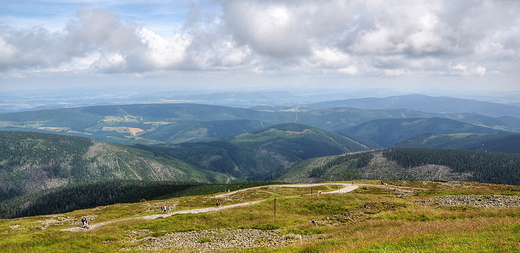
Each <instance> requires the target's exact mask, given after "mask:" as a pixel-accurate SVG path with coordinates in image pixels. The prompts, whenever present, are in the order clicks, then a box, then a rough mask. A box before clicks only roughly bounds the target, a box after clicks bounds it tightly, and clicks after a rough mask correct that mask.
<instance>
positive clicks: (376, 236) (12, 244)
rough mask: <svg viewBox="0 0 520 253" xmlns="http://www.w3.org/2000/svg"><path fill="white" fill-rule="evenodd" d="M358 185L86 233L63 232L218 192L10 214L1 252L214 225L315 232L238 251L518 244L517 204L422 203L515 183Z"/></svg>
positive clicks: (88, 247) (106, 248)
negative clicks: (296, 241) (400, 189)
mask: <svg viewBox="0 0 520 253" xmlns="http://www.w3.org/2000/svg"><path fill="white" fill-rule="evenodd" d="M355 183H356V184H359V183H363V185H362V186H361V187H360V188H358V189H357V190H355V191H354V192H351V193H347V194H321V195H318V194H313V195H309V193H310V191H311V189H310V188H273V187H269V186H263V187H259V188H256V189H255V190H251V191H247V192H242V193H240V194H236V196H233V197H232V198H229V200H226V201H224V205H226V204H232V203H239V202H244V201H249V200H255V199H267V201H263V202H261V203H258V204H256V205H253V206H247V207H242V208H233V209H227V210H221V211H219V212H209V213H203V214H183V215H173V216H170V217H167V218H159V219H155V220H138V219H129V220H123V221H117V222H114V223H111V224H109V225H106V226H103V227H100V228H97V229H92V230H86V231H80V232H67V231H61V230H60V229H62V228H68V227H74V226H78V224H79V219H80V218H81V217H82V216H86V215H90V216H92V217H94V218H93V219H92V220H91V225H92V224H95V223H99V222H103V221H112V220H119V219H123V218H125V219H126V218H131V217H137V216H143V215H148V214H156V213H160V206H161V205H164V204H175V203H176V204H177V206H178V207H179V209H190V208H198V207H208V206H212V205H213V203H214V202H213V198H212V197H213V196H212V195H211V194H205V195H198V196H187V197H177V198H171V199H161V200H155V201H147V202H142V203H129V204H116V205H111V206H105V207H98V208H92V209H86V210H77V211H74V212H70V213H66V214H60V215H48V216H35V217H24V218H17V219H4V220H1V222H0V252H118V251H119V250H120V249H121V248H127V247H135V246H137V245H141V244H146V241H139V242H133V241H132V240H134V239H142V238H145V237H154V238H160V237H161V236H164V235H166V234H167V233H173V232H186V231H194V230H206V229H214V228H231V229H243V228H245V229H261V230H272V229H279V230H281V231H282V232H281V233H293V234H301V235H313V236H314V237H313V238H314V239H312V240H310V241H306V242H303V244H301V245H288V246H284V247H279V248H277V247H273V248H264V247H257V248H247V249H240V250H238V251H239V252H514V251H516V250H517V249H519V248H520V233H519V232H520V208H519V207H511V208H502V209H492V208H482V207H473V206H453V207H444V208H437V207H435V206H423V205H419V204H417V203H416V200H419V199H427V198H433V197H438V196H444V195H445V194H453V193H456V194H473V193H475V192H478V194H486V193H493V194H500V193H502V194H507V195H510V194H512V193H514V192H517V191H518V187H516V186H502V185H488V184H476V183H464V184H462V186H460V187H458V186H455V187H454V188H453V189H449V188H446V187H445V186H446V184H443V183H442V182H438V183H434V182H432V183H431V184H421V183H408V186H407V187H411V188H410V189H412V188H413V189H415V190H416V192H417V193H418V194H416V195H414V196H409V197H396V194H395V191H396V190H394V189H384V188H380V187H378V186H379V185H378V183H379V182H378V181H370V182H366V181H365V182H360V181H356V182H355ZM386 183H389V184H391V182H386ZM396 184H402V183H399V182H397V183H396ZM441 186H442V187H441ZM334 189H335V187H334V186H320V187H313V192H317V191H318V190H320V191H331V190H334ZM275 198H276V204H277V210H276V214H277V215H276V218H275V217H274V210H273V209H274V199H275ZM345 214H349V215H350V216H351V217H355V219H353V220H348V221H341V222H332V223H330V224H329V225H316V224H314V223H312V222H310V221H330V219H332V218H333V217H338V216H337V215H345ZM324 218H329V219H324ZM318 224H320V223H318ZM208 240H209V241H208ZM199 242H200V243H209V242H211V239H209V238H202V239H200V241H199ZM129 252H140V251H138V250H135V251H129ZM229 252H237V249H229Z"/></svg>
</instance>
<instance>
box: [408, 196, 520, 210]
mask: <svg viewBox="0 0 520 253" xmlns="http://www.w3.org/2000/svg"><path fill="white" fill-rule="evenodd" d="M417 203H419V204H423V205H436V206H439V207H448V206H476V207H491V208H502V207H514V206H520V196H517V195H512V196H505V195H456V196H444V197H438V198H432V199H427V200H420V201H418V202H417Z"/></svg>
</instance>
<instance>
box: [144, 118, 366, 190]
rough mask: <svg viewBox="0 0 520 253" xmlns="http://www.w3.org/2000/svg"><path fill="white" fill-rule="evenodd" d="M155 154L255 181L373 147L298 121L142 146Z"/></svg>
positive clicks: (358, 140) (358, 139)
mask: <svg viewBox="0 0 520 253" xmlns="http://www.w3.org/2000/svg"><path fill="white" fill-rule="evenodd" d="M143 148H146V149H147V150H150V151H152V152H154V153H155V154H157V155H159V156H165V157H173V158H176V159H179V160H182V161H184V162H187V163H190V164H194V165H196V166H200V167H202V168H205V169H208V170H212V171H216V172H221V173H226V174H230V175H232V176H234V177H237V178H242V179H246V180H258V179H261V178H262V176H263V175H265V174H267V173H269V172H271V171H273V170H275V169H279V168H286V167H289V166H291V165H293V164H295V163H297V162H300V161H302V160H305V159H309V158H313V157H320V156H328V155H337V154H343V153H347V152H356V151H361V150H368V149H372V148H374V147H373V146H370V142H366V143H363V142H362V141H360V138H349V137H347V136H343V135H340V134H336V133H333V132H329V131H325V130H322V129H319V128H316V127H311V126H306V125H302V124H294V123H289V124H279V125H274V126H270V127H266V128H262V129H258V130H254V131H251V132H250V133H248V134H243V135H238V136H229V137H221V138H216V139H214V140H208V141H205V142H194V143H181V144H178V145H171V146H149V147H143Z"/></svg>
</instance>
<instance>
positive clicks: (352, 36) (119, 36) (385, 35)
mask: <svg viewBox="0 0 520 253" xmlns="http://www.w3.org/2000/svg"><path fill="white" fill-rule="evenodd" d="M207 1H209V2H211V3H212V5H211V6H213V7H215V6H216V7H219V8H220V9H218V8H209V9H208V8H206V7H204V5H205V4H206V3H207ZM207 1H206V2H205V1H201V2H200V3H199V4H198V5H197V4H193V5H192V9H191V11H190V13H189V14H188V15H187V16H188V19H187V20H186V22H185V24H184V29H183V30H180V31H177V32H176V33H174V34H173V35H172V36H168V37H165V36H163V35H161V34H159V33H158V32H156V31H152V30H151V29H150V28H149V27H145V25H144V23H139V24H137V23H136V22H133V21H132V20H128V19H125V18H123V16H125V15H123V14H119V13H114V12H112V11H108V10H106V9H99V8H90V7H85V6H82V7H80V8H78V10H77V14H76V15H77V16H76V17H75V18H72V19H70V20H69V21H68V23H66V24H64V25H63V26H64V28H63V29H62V30H61V31H56V32H50V31H49V30H47V29H46V28H42V27H30V28H13V27H9V26H6V25H0V71H4V72H6V71H16V70H43V71H45V70H48V69H54V68H64V69H75V68H76V69H85V67H86V66H90V68H87V70H90V71H100V72H104V73H114V72H129V73H133V74H135V73H143V72H154V71H158V72H161V71H169V70H181V71H182V70H229V69H236V70H246V71H253V72H259V73H260V72H261V73H265V72H266V71H271V72H290V73H302V72H303V73H321V72H326V73H343V74H348V75H363V74H366V75H389V76H396V75H414V74H419V75H424V74H433V75H446V74H456V75H476V76H480V75H487V74H488V73H517V72H519V71H520V66H519V65H518V62H519V61H520V17H519V16H518V15H517V14H518V13H520V3H519V2H516V1H491V0H484V1H473V2H460V1H447V0H446V1H428V0H403V1H397V2H396V1H385V0H370V1H362V0H323V1H313V0H301V1H290V0H273V1H264V0H226V1H219V0H215V1H212V0H207ZM469 3H470V4H469ZM136 14H137V12H135V11H133V12H132V15H136ZM141 20H143V19H141ZM54 30H56V29H54Z"/></svg>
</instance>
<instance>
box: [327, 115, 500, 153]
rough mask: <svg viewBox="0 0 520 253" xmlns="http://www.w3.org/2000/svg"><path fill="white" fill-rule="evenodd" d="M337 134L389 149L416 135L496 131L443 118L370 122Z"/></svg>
mask: <svg viewBox="0 0 520 253" xmlns="http://www.w3.org/2000/svg"><path fill="white" fill-rule="evenodd" d="M337 132H339V133H345V134H350V135H356V136H359V137H363V138H365V139H368V140H371V141H373V142H376V143H378V144H380V145H381V146H383V147H385V148H390V147H393V146H394V145H395V144H397V143H399V142H401V141H404V140H406V139H408V138H410V137H412V136H415V135H418V134H426V133H432V134H453V133H495V132H498V130H495V129H491V128H487V127H481V126H476V125H471V124H468V123H463V122H460V121H456V120H452V119H445V118H425V119H424V118H423V119H420V118H407V119H378V120H372V121H368V122H365V123H362V124H359V125H357V126H355V127H351V128H346V129H340V130H337Z"/></svg>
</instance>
